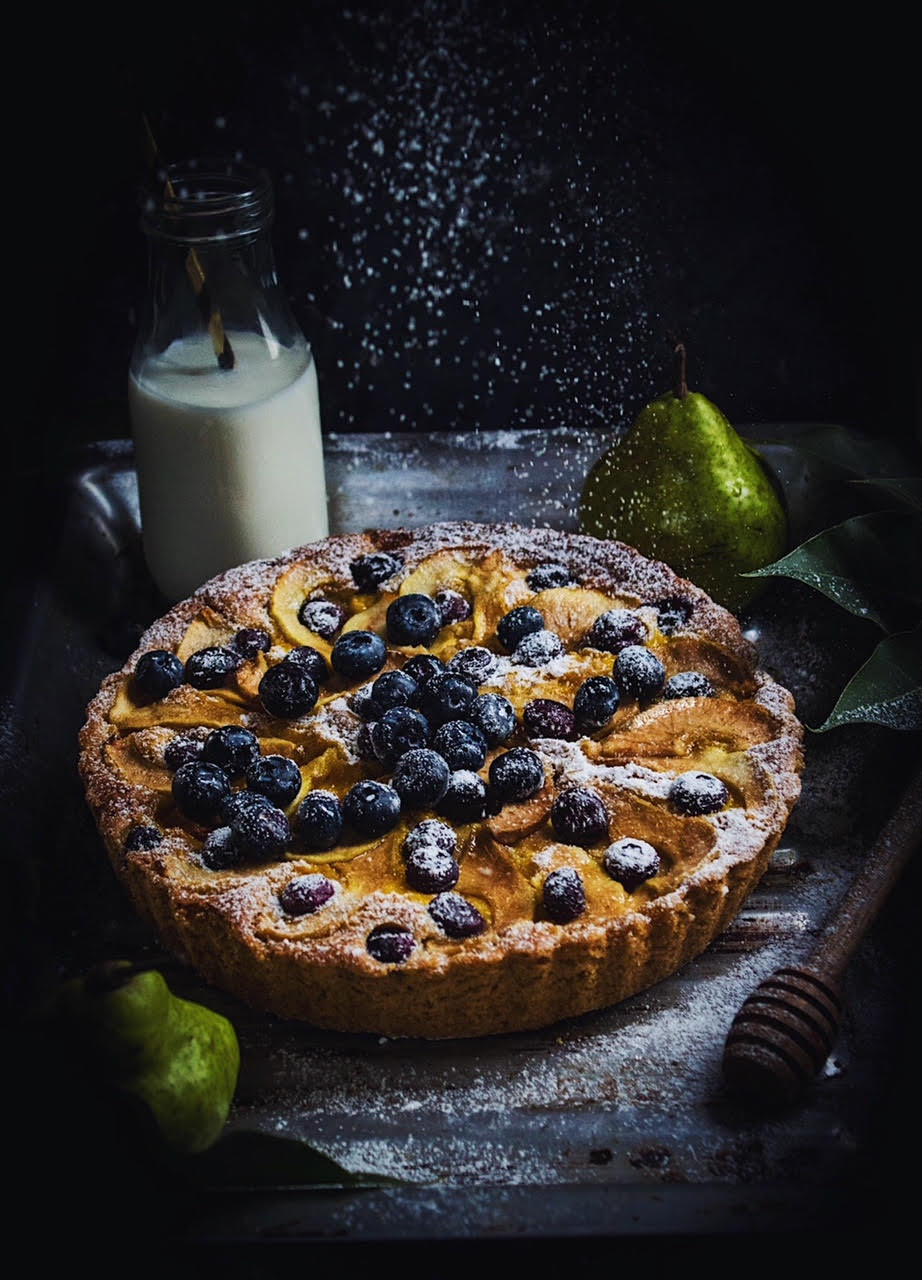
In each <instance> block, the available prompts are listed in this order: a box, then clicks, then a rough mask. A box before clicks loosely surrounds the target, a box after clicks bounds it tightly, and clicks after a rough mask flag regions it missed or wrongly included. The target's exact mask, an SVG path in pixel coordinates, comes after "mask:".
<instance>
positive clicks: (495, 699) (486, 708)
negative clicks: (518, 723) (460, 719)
mask: <svg viewBox="0 0 922 1280" xmlns="http://www.w3.org/2000/svg"><path fill="white" fill-rule="evenodd" d="M466 714H467V718H468V719H469V720H470V722H471V724H475V725H476V726H477V728H478V729H479V730H480V732H481V733H482V734H483V736H484V737H485V738H486V740H487V743H488V744H489V746H491V747H499V746H502V744H503V743H504V742H506V741H508V739H509V738H510V737H511V736H512V731H513V730H514V729H515V707H514V706H513V705H512V703H511V702H510V701H509V699H508V698H506V697H504V696H503V695H502V694H501V693H478V695H477V697H476V698H475V699H474V701H473V702H472V703H471V705H470V707H469V708H468V710H467V713H466Z"/></svg>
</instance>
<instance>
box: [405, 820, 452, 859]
mask: <svg viewBox="0 0 922 1280" xmlns="http://www.w3.org/2000/svg"><path fill="white" fill-rule="evenodd" d="M424 844H436V845H438V846H439V848H440V849H444V850H445V851H446V852H447V853H452V854H453V853H454V852H455V850H456V849H457V847H458V836H457V833H456V832H455V829H454V827H450V826H449V825H448V823H447V822H439V820H438V818H424V819H423V821H422V822H418V823H417V824H416V826H415V827H411V828H410V830H409V831H408V832H407V836H406V839H405V840H404V842H403V853H404V857H406V856H408V855H409V854H410V853H412V852H413V850H414V849H416V848H418V847H419V846H420V845H424Z"/></svg>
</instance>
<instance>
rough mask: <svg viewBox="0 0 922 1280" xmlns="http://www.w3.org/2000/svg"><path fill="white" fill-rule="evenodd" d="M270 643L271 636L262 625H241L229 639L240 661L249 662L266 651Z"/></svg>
mask: <svg viewBox="0 0 922 1280" xmlns="http://www.w3.org/2000/svg"><path fill="white" fill-rule="evenodd" d="M271 645H272V637H271V636H270V635H269V632H268V631H264V630H263V628H262V627H241V629H240V630H239V631H238V632H237V634H236V635H235V636H234V638H233V640H232V641H231V648H232V649H233V650H234V652H235V653H236V654H237V655H238V656H239V657H240V660H241V662H249V661H250V660H251V659H252V658H257V657H259V655H260V654H261V653H267V652H268V651H269V649H270V647H271Z"/></svg>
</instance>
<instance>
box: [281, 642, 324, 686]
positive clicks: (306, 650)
mask: <svg viewBox="0 0 922 1280" xmlns="http://www.w3.org/2000/svg"><path fill="white" fill-rule="evenodd" d="M285 661H286V662H293V663H294V664H295V666H297V667H301V668H302V670H304V671H306V672H307V674H308V675H309V676H310V678H311V679H312V680H313V681H314V683H315V684H323V683H324V682H325V681H326V680H329V678H330V668H329V667H328V666H327V660H326V658H325V657H324V656H323V654H322V653H321V652H320V650H319V649H315V648H314V646H313V645H310V644H299V645H296V646H295V647H294V649H291V650H289V652H288V653H287V654H286V655H285Z"/></svg>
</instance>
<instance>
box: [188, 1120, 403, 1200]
mask: <svg viewBox="0 0 922 1280" xmlns="http://www.w3.org/2000/svg"><path fill="white" fill-rule="evenodd" d="M186 1169H187V1172H189V1173H191V1174H192V1175H194V1177H195V1180H196V1181H197V1182H199V1183H204V1184H206V1185H207V1186H209V1187H236V1188H244V1187H245V1188H253V1187H273V1188H277V1187H314V1188H316V1189H317V1190H323V1189H331V1188H342V1187H378V1186H395V1185H399V1179H396V1178H389V1177H385V1176H384V1175H378V1174H368V1173H351V1172H350V1171H349V1170H348V1169H344V1168H343V1167H342V1166H341V1165H339V1164H337V1162H336V1161H335V1160H331V1159H330V1157H329V1156H326V1155H324V1154H323V1152H321V1151H317V1150H316V1149H315V1148H314V1147H312V1146H310V1145H309V1144H308V1143H306V1142H300V1141H299V1140H298V1139H296V1138H283V1137H278V1136H276V1135H275V1134H270V1133H262V1132H260V1131H258V1130H255V1129H240V1130H236V1131H234V1132H231V1133H226V1134H224V1135H223V1136H222V1137H221V1138H220V1139H219V1140H218V1141H217V1142H216V1143H215V1144H214V1146H212V1147H210V1148H209V1149H208V1150H207V1151H204V1152H202V1154H201V1155H198V1156H195V1157H194V1158H193V1160H192V1161H191V1162H190V1163H189V1164H188V1165H187V1166H186Z"/></svg>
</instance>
